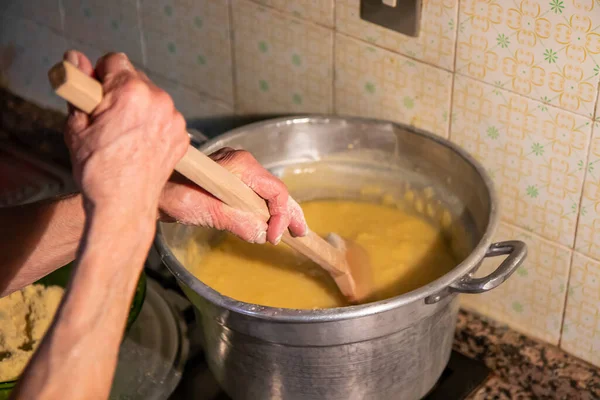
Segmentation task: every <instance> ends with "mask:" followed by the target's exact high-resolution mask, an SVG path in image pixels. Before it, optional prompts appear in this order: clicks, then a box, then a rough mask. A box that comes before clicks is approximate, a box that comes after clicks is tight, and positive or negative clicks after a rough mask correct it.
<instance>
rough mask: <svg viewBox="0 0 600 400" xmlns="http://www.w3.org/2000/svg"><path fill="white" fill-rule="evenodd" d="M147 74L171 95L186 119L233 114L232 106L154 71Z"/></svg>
mask: <svg viewBox="0 0 600 400" xmlns="http://www.w3.org/2000/svg"><path fill="white" fill-rule="evenodd" d="M147 74H148V77H149V78H150V79H151V80H152V82H154V84H156V85H157V86H158V87H160V88H161V89H163V90H164V91H166V92H167V93H169V94H170V95H171V98H172V99H173V102H174V103H175V107H176V108H177V110H178V111H179V112H180V113H181V114H183V116H184V117H185V118H186V119H187V120H193V119H195V118H202V117H214V116H220V115H231V114H233V108H232V107H231V106H229V105H227V104H225V103H222V102H219V101H217V100H214V99H211V98H208V97H206V96H203V95H201V94H199V93H196V92H194V91H193V90H191V89H189V88H187V87H184V86H183V85H181V84H179V83H177V82H173V81H170V80H168V79H166V78H164V77H161V76H159V75H157V74H155V73H152V72H148V73H147Z"/></svg>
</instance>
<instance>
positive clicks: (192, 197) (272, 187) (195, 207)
mask: <svg viewBox="0 0 600 400" xmlns="http://www.w3.org/2000/svg"><path fill="white" fill-rule="evenodd" d="M65 58H66V59H67V60H68V61H70V62H72V63H73V64H75V65H78V66H79V68H80V69H81V70H82V71H83V72H85V73H86V74H88V75H90V76H93V75H94V73H95V75H96V77H97V78H98V79H99V80H100V81H101V82H102V83H103V87H104V92H105V98H104V100H103V101H102V104H101V105H100V106H99V107H98V108H97V109H96V110H95V111H94V113H93V114H92V115H91V116H89V117H88V116H86V115H85V114H83V113H82V112H80V111H76V110H74V109H72V108H70V113H69V119H68V123H67V129H66V134H65V138H66V141H67V143H68V144H69V147H70V148H71V154H72V158H73V165H74V172H75V176H76V178H78V179H79V180H80V184H81V187H82V191H83V193H84V195H85V196H86V197H89V195H90V194H91V195H92V197H93V198H94V199H96V200H94V201H98V200H97V198H103V199H106V198H111V199H113V201H114V199H115V198H117V194H116V193H113V192H114V191H117V190H120V189H123V190H122V195H123V196H124V197H125V199H124V200H121V201H124V202H126V203H130V204H132V203H133V202H134V201H135V195H136V194H139V195H142V196H144V195H145V196H146V200H147V201H146V203H148V204H146V207H148V208H149V209H152V207H154V203H152V202H151V199H155V198H156V197H155V195H156V193H157V192H156V191H157V190H158V191H160V190H162V193H161V195H160V196H159V202H158V206H159V208H160V216H161V220H163V221H171V222H173V221H177V222H180V223H184V224H190V225H200V226H208V227H213V228H217V229H221V230H228V231H230V232H232V233H233V234H235V235H237V236H239V237H240V238H242V239H244V240H246V241H249V242H255V243H264V242H265V241H269V242H271V243H274V244H276V243H278V242H279V240H280V238H281V235H282V234H283V232H284V231H285V229H288V228H289V230H290V233H291V234H292V235H294V236H303V235H305V234H306V232H307V230H308V228H307V225H306V221H305V220H304V215H303V213H302V209H301V208H300V206H299V205H298V204H297V203H296V202H295V201H294V200H293V199H292V198H291V197H290V196H289V193H288V191H287V188H286V187H285V185H284V184H283V183H282V182H281V181H280V180H279V179H277V178H276V177H274V176H273V175H271V174H270V173H269V172H268V171H267V170H265V169H264V168H263V167H262V166H261V165H260V164H259V163H258V162H257V161H256V160H255V159H254V157H252V155H250V154H249V153H248V152H245V151H236V150H232V149H229V148H226V149H221V150H219V151H217V152H216V153H214V154H212V155H211V157H212V158H213V159H214V160H215V161H217V162H218V163H220V164H221V165H223V166H224V167H225V168H227V169H228V170H229V171H231V172H232V173H234V174H235V175H237V176H238V177H239V178H240V179H241V180H242V181H243V182H244V183H246V184H247V185H248V186H249V187H250V188H252V189H253V190H254V191H255V192H256V193H257V194H258V195H259V196H261V197H262V198H263V199H265V200H266V201H267V204H268V206H269V211H270V214H271V218H270V219H269V221H268V224H267V223H265V222H264V221H262V220H260V219H259V218H257V217H256V216H254V215H253V214H250V213H247V212H243V211H239V210H236V209H233V208H231V207H229V206H227V205H225V204H223V203H222V202H220V201H219V200H217V199H216V198H214V197H213V196H212V195H210V194H208V193H207V192H205V191H204V190H202V189H201V188H199V187H198V186H196V185H195V184H194V183H192V182H190V181H188V180H187V179H186V178H184V177H182V176H181V175H179V174H173V176H172V177H171V179H170V181H169V182H167V184H166V185H164V189H163V185H161V184H160V182H163V183H164V181H166V178H165V175H164V174H167V176H168V172H170V171H172V169H173V167H174V165H175V163H176V162H177V161H178V160H179V159H180V158H181V157H182V155H183V154H184V152H185V149H186V148H187V143H188V142H189V139H188V137H187V134H186V133H185V121H184V120H183V118H182V117H181V115H180V114H179V113H178V112H177V111H176V110H175V109H174V107H173V103H172V101H171V99H170V97H169V96H168V95H167V94H166V93H165V92H163V91H162V90H160V89H158V88H157V87H156V86H154V85H153V84H152V83H151V82H150V81H149V80H148V78H147V77H146V76H145V75H144V74H143V73H142V72H139V71H136V70H135V68H133V66H132V65H131V63H130V62H129V61H128V60H127V58H126V56H125V55H123V54H110V55H107V56H105V57H104V58H102V59H101V60H99V62H98V64H97V66H96V71H95V72H94V69H93V67H92V64H91V62H90V61H89V60H88V59H87V58H86V57H85V56H84V55H83V54H81V53H78V52H74V51H70V52H67V53H66V54H65ZM132 87H133V89H132ZM122 96H124V97H125V98H124V99H119V98H120V97H122ZM140 96H143V97H144V98H143V99H139V100H136V97H140ZM94 126H95V128H94ZM127 127H129V128H127ZM106 129H108V130H109V131H110V133H107V134H106V135H105V136H103V135H102V133H98V132H102V131H104V130H106ZM90 132H91V133H92V135H93V136H91V137H95V139H93V140H91V141H90V142H93V143H92V145H89V144H88V145H82V144H81V143H82V138H83V137H85V136H86V135H88V134H90ZM94 132H96V133H95V134H94ZM119 135H126V136H127V138H124V139H120V140H119V141H118V142H120V143H121V146H125V147H128V149H120V148H119V147H117V146H116V145H112V146H109V144H110V143H111V142H113V141H114V139H115V138H116V137H117V136H119ZM184 136H185V137H184ZM99 137H102V139H99ZM138 141H139V142H140V143H142V144H143V145H144V146H143V147H142V149H146V150H148V151H146V152H144V154H146V153H147V155H144V156H142V154H133V153H135V151H133V152H132V150H134V149H136V145H135V143H137V142H138ZM169 146H170V147H169ZM111 149H112V151H111ZM117 149H118V150H117ZM92 152H97V153H100V154H103V152H108V154H110V155H112V156H113V157H117V158H118V157H120V160H121V161H119V162H117V163H116V164H114V165H112V164H111V165H108V164H109V163H110V162H109V161H108V160H102V162H106V163H107V166H106V167H102V166H99V168H98V173H97V175H96V173H94V172H90V174H91V175H93V176H92V178H90V179H88V180H87V181H84V180H83V179H81V178H82V177H84V176H86V175H85V174H84V173H83V172H84V171H86V170H88V169H91V168H87V167H85V165H86V162H85V161H87V158H88V157H87V156H86V154H88V153H92ZM154 152H157V153H162V154H160V155H158V154H157V155H153V154H154ZM134 156H136V157H137V158H135V157H134ZM132 157H134V158H132ZM95 158H96V159H98V158H100V157H98V156H97V157H95ZM146 158H148V159H146ZM134 160H135V161H137V164H136V165H137V167H134V166H133V165H132V162H133V161H134ZM161 160H162V161H161ZM92 165H93V164H92ZM105 168H106V171H103V170H104V169H105ZM155 170H156V171H155ZM111 171H114V172H120V173H121V174H122V175H123V176H121V177H120V178H118V179H116V178H110V177H111V176H112V175H110V176H107V174H110V172H111ZM157 171H162V174H161V173H158V172H157ZM103 174H104V175H103ZM145 175H152V176H155V178H154V182H156V183H155V184H154V185H152V186H153V187H152V189H151V190H150V191H149V192H145V190H146V187H145V186H148V185H147V184H145V183H144V182H145V181H144V180H142V181H138V180H136V179H135V178H136V177H138V176H140V177H143V176H145ZM159 175H160V177H158V176H159ZM109 178H110V179H109ZM121 178H122V179H121ZM89 180H91V181H92V182H89ZM150 180H152V179H150ZM163 180H164V181H163ZM95 181H100V182H98V183H95ZM132 181H134V182H132ZM136 185H137V186H136ZM88 186H89V187H88ZM96 186H98V187H96ZM96 192H100V193H96ZM154 210H156V207H154Z"/></svg>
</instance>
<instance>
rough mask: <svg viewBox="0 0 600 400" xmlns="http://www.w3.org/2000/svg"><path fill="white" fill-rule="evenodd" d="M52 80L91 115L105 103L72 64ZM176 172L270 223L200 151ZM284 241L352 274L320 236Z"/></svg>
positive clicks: (262, 206)
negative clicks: (99, 105)
mask: <svg viewBox="0 0 600 400" xmlns="http://www.w3.org/2000/svg"><path fill="white" fill-rule="evenodd" d="M48 77H49V79H50V83H51V84H52V87H53V88H54V90H55V91H56V93H57V94H58V95H59V96H61V97H62V98H63V99H65V100H67V101H68V102H69V103H71V104H73V105H74V106H75V107H77V108H79V109H80V110H82V111H84V112H86V113H88V114H90V113H92V111H94V109H95V108H96V107H97V106H98V104H100V102H101V101H102V97H103V91H102V85H101V84H100V82H98V81H97V80H95V79H94V78H91V77H89V76H88V75H86V74H84V73H83V72H81V71H80V70H79V69H78V68H77V67H75V66H74V65H73V64H71V63H69V62H68V61H62V62H60V63H58V64H56V65H55V66H54V67H52V68H51V69H50V71H49V72H48ZM175 170H176V171H177V172H179V173H181V174H182V175H183V176H185V177H186V178H188V179H189V180H191V181H192V182H194V183H196V184H197V185H198V186H200V187H202V188H203V189H204V190H206V191H208V192H209V193H211V194H212V195H213V196H215V197H217V198H218V199H219V200H221V201H222V202H223V203H225V204H227V205H229V206H231V207H234V208H237V209H239V210H243V211H248V212H253V213H255V214H257V215H260V216H261V218H263V219H264V220H265V221H268V219H269V217H270V214H269V210H268V208H267V204H266V203H265V201H264V200H263V199H262V198H260V197H259V196H258V195H257V194H256V193H255V192H254V191H253V190H252V189H250V188H249V187H248V186H246V185H245V184H244V183H243V182H242V181H241V180H240V179H239V178H238V177H236V176H235V175H233V174H232V173H231V172H229V171H228V170H227V169H225V168H224V167H222V166H221V165H219V164H217V163H216V162H214V161H213V160H212V159H211V158H210V157H208V156H206V155H205V154H204V153H202V152H200V151H199V150H197V149H196V148H194V147H192V146H190V147H189V148H188V150H187V153H186V154H185V155H184V157H183V158H182V159H181V160H180V161H179V163H178V164H177V165H176V166H175ZM282 241H283V242H284V243H286V244H287V245H289V246H290V247H292V248H293V249H295V250H297V251H299V252H300V253H302V254H304V255H305V256H307V257H308V258H310V259H311V260H313V261H314V262H316V263H317V264H319V265H320V266H321V267H322V268H324V269H325V270H327V271H328V272H329V273H330V274H332V275H333V276H334V277H337V276H340V275H347V274H348V267H347V264H346V261H345V254H344V252H343V251H340V250H338V249H336V248H334V247H333V246H331V245H330V244H329V243H328V242H327V241H326V240H324V239H323V238H321V237H320V236H319V235H317V234H316V233H314V232H312V231H309V233H308V234H307V235H306V236H304V237H301V238H295V237H292V236H291V235H290V233H289V232H288V231H287V230H286V231H285V232H284V234H283V237H282ZM340 289H342V291H343V292H344V294H347V293H346V292H347V291H349V292H353V290H354V289H352V288H346V289H344V288H341V287H340Z"/></svg>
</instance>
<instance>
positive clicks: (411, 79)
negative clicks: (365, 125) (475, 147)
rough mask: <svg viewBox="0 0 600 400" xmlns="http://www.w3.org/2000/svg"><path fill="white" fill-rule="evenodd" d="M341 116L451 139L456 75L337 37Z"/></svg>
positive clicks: (337, 84)
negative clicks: (398, 125)
mask: <svg viewBox="0 0 600 400" xmlns="http://www.w3.org/2000/svg"><path fill="white" fill-rule="evenodd" d="M335 49H336V54H335V64H336V80H335V98H336V105H335V107H336V108H335V111H336V113H338V114H343V115H359V116H365V117H371V118H382V119H387V120H391V121H398V122H403V123H405V124H409V125H413V126H416V127H418V128H422V129H426V130H428V131H430V132H433V133H436V134H438V135H440V136H445V137H447V136H448V125H449V121H448V118H447V116H448V113H449V110H450V95H451V85H452V79H451V77H452V76H451V74H450V73H449V72H447V71H444V70H442V69H440V68H436V67H432V66H430V65H426V64H423V63H421V62H418V61H413V60H411V59H409V58H406V57H404V56H401V55H398V54H395V53H392V52H391V51H388V50H384V49H379V48H375V47H373V46H370V45H368V44H366V43H364V42H360V41H358V40H356V39H353V38H350V37H347V36H345V35H341V34H337V35H336V48H335Z"/></svg>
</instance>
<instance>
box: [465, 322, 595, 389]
mask: <svg viewBox="0 0 600 400" xmlns="http://www.w3.org/2000/svg"><path fill="white" fill-rule="evenodd" d="M454 350H456V351H458V352H460V353H462V354H464V355H466V356H467V357H470V358H474V359H477V360H481V361H483V362H485V364H486V365H487V366H488V367H489V368H490V369H491V370H492V375H491V376H490V378H489V379H488V380H487V381H486V382H485V384H484V385H483V386H482V387H480V388H479V389H478V390H477V391H475V392H474V393H473V394H472V395H471V396H470V397H469V399H534V398H535V399H582V400H583V399H600V369H599V368H596V367H594V366H592V365H590V364H588V363H586V362H584V361H581V360H579V359H578V358H575V357H573V356H571V355H569V354H567V353H565V352H563V351H562V350H560V349H559V348H558V347H555V346H551V345H548V344H546V343H544V342H541V341H538V340H534V339H531V338H529V337H527V336H525V335H522V334H520V333H518V332H515V331H513V330H511V329H507V328H506V327H499V326H495V325H494V324H490V323H488V322H486V321H485V320H483V319H482V318H480V317H479V316H477V315H475V314H473V313H470V312H466V311H461V312H460V314H459V316H458V324H457V327H456V334H455V341H454Z"/></svg>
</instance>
